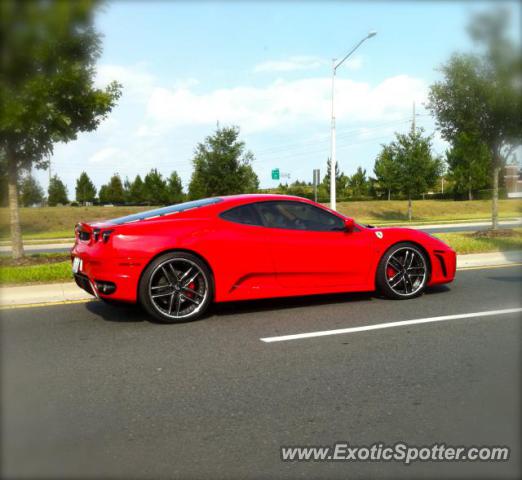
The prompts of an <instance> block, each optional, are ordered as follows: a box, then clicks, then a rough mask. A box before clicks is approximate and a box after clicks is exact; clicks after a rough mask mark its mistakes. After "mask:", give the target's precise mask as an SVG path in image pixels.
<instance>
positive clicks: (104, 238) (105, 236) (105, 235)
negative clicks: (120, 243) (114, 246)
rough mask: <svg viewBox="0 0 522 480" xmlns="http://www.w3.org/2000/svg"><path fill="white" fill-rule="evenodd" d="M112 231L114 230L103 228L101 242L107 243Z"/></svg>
mask: <svg viewBox="0 0 522 480" xmlns="http://www.w3.org/2000/svg"><path fill="white" fill-rule="evenodd" d="M112 232H114V230H104V231H103V232H102V241H103V243H107V242H108V241H109V238H110V236H111V233H112Z"/></svg>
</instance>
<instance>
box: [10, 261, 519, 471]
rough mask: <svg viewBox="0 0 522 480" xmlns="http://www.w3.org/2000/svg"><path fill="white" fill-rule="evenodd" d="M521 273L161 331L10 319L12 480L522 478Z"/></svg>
mask: <svg viewBox="0 0 522 480" xmlns="http://www.w3.org/2000/svg"><path fill="white" fill-rule="evenodd" d="M521 282H522V269H521V268H520V267H508V268H496V269H478V270H470V271H462V272H459V273H458V277H457V280H456V281H455V282H454V283H453V284H452V285H451V286H449V287H439V288H435V289H432V290H431V291H429V292H428V293H427V294H426V295H424V296H423V297H421V298H417V299H414V300H408V301H390V300H384V299H380V298H376V297H375V296H372V295H369V294H358V295H336V296H326V297H324V296H322V297H315V298H308V299H291V300H277V301H263V302H245V303H235V304H228V305H222V306H219V307H216V308H215V309H214V312H213V313H212V314H211V315H209V316H207V318H205V319H203V320H201V321H198V322H194V323H187V324H181V325H169V326H164V325H156V324H152V323H149V322H147V321H145V320H146V317H145V315H144V313H142V312H141V311H140V310H137V309H135V308H129V307H115V306H108V305H105V304H103V303H100V302H96V301H93V302H89V303H86V304H76V305H63V306H54V307H44V308H28V309H16V310H5V311H2V312H0V313H1V327H2V331H1V333H2V335H1V341H2V343H1V352H2V353H1V355H2V391H1V395H2V396H1V406H2V423H1V432H2V437H1V445H2V458H1V460H2V461H1V468H2V478H18V477H25V478H93V477H100V478H102V477H103V478H226V479H233V478H394V477H395V478H421V477H422V478H443V477H449V478H460V477H466V478H473V479H477V478H497V479H498V478H520V472H521V463H520V460H521V459H520V425H521V421H520V420H521V419H520V400H521V398H520V386H521V385H520V365H521V363H520V345H521V342H520V341H521V325H522V323H521V320H522V317H521V314H520V313H513V314H507V315H494V316H488V317H478V318H466V319H456V320H451V321H444V322H435V323H429V324H417V325H408V326H402V327H397V328H388V329H377V330H372V331H366V332H359V333H348V334H342V335H332V336H325V337H317V338H309V339H301V340H295V341H286V342H277V343H264V342H262V341H260V338H265V337H272V336H278V335H286V334H294V333H302V332H313V331H317V330H329V329H339V328H346V327H355V326H362V325H374V324H380V323H383V322H396V321H401V320H410V319H417V318H422V317H433V316H441V315H451V314H461V313H470V312H482V311H491V310H499V309H508V308H518V307H520V305H521V300H520V293H521V288H520V287H521ZM337 441H348V442H349V443H351V444H353V445H369V444H372V443H374V442H377V441H382V442H385V443H388V444H393V443H395V442H398V441H402V442H406V443H408V444H411V445H431V444H433V443H438V442H444V443H446V444H453V445H466V446H472V445H508V446H510V447H511V455H512V456H511V459H510V461H509V462H506V463H481V462H477V463H415V464H413V465H410V466H408V467H407V466H404V465H402V464H400V463H392V464H390V463H347V462H335V463H334V462H332V463H314V462H310V463H283V462H281V461H280V452H279V447H280V446H281V445H296V444H302V445H311V444H313V445H330V444H333V443H335V442H337Z"/></svg>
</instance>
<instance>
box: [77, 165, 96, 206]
mask: <svg viewBox="0 0 522 480" xmlns="http://www.w3.org/2000/svg"><path fill="white" fill-rule="evenodd" d="M95 199H96V187H95V186H94V183H92V180H91V179H90V178H89V175H87V173H85V172H82V173H81V175H80V176H79V178H78V179H77V180H76V201H77V202H79V203H83V204H85V203H86V202H94V200H95Z"/></svg>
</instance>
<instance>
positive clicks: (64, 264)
mask: <svg viewBox="0 0 522 480" xmlns="http://www.w3.org/2000/svg"><path fill="white" fill-rule="evenodd" d="M435 236H436V237H437V238H440V239H441V240H442V241H443V242H445V243H447V244H448V245H450V246H451V247H452V248H453V249H454V250H455V251H456V252H457V253H458V254H467V253H486V252H499V251H505V250H522V228H515V229H512V230H499V231H498V232H496V233H491V232H488V231H484V232H475V233H439V234H436V235H435ZM69 280H72V275H71V262H70V259H69V255H67V254H63V253H48V254H44V253H41V254H34V255H28V256H26V257H25V258H24V259H22V260H19V261H15V260H12V259H10V258H9V257H7V256H4V257H0V285H1V286H6V285H21V284H31V283H51V282H59V281H64V282H65V281H69Z"/></svg>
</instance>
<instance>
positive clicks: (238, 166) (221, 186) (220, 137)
mask: <svg viewBox="0 0 522 480" xmlns="http://www.w3.org/2000/svg"><path fill="white" fill-rule="evenodd" d="M253 161H254V155H253V154H252V152H250V151H245V142H243V141H241V140H240V139H239V128H238V127H223V128H220V127H218V128H217V130H216V132H215V133H214V134H213V135H210V136H208V137H206V138H205V141H204V142H202V143H199V144H198V146H197V147H196V151H195V155H194V158H193V159H192V163H193V165H194V172H193V173H192V177H191V180H190V184H189V197H190V198H191V199H197V198H204V197H212V196H216V195H231V194H236V193H254V192H256V191H257V189H258V188H259V179H258V178H257V175H256V173H255V172H254V170H253V169H252V162H253Z"/></svg>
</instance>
